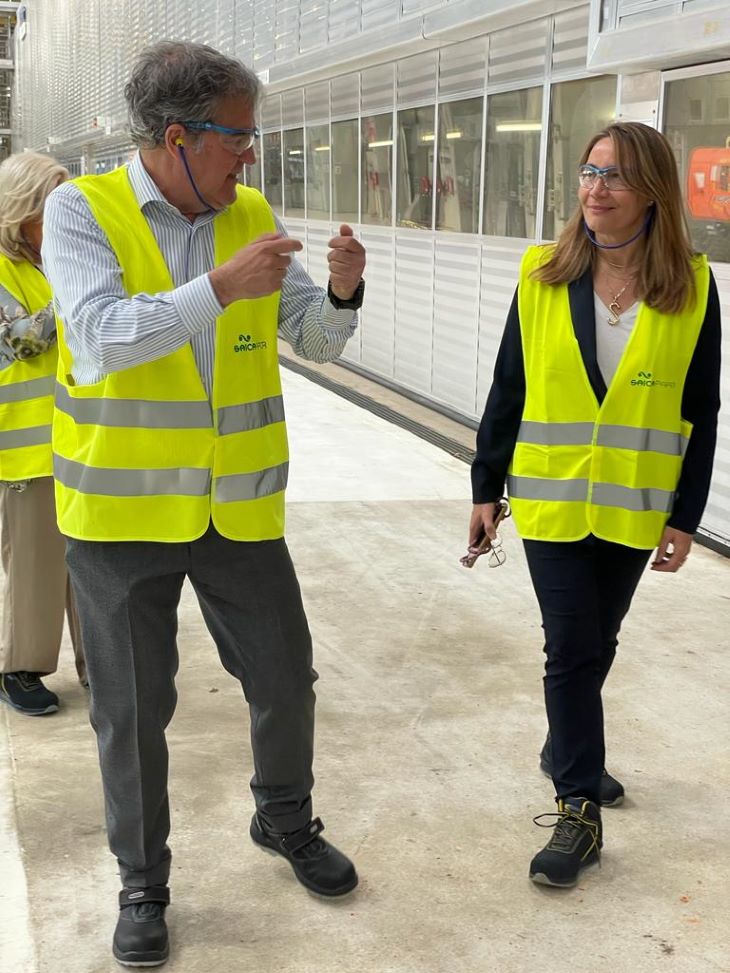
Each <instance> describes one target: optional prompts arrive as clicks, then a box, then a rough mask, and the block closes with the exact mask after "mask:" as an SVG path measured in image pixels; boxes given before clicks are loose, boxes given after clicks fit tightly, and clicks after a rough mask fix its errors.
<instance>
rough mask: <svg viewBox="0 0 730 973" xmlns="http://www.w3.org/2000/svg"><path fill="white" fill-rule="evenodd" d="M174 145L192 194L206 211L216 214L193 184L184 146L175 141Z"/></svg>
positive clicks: (193, 180)
mask: <svg viewBox="0 0 730 973" xmlns="http://www.w3.org/2000/svg"><path fill="white" fill-rule="evenodd" d="M175 145H176V146H177V148H178V152H179V153H180V158H181V159H182V163H183V165H184V166H185V172H187V174H188V179H189V180H190V185H191V186H192V187H193V192H194V193H195V195H196V196H197V197H198V199H199V200H200V202H201V203H202V204H203V206H205V208H206V209H207V210H209V211H210V212H211V213H217V212H218V210H217V209H216V208H215V206H211V205H210V203H209V202H208V200H207V199H204V198H203V195H202V194H201V192H200V190H199V189H198V187H197V185H196V183H195V179H193V174H192V172H191V171H190V166H189V165H188V160H187V157H186V155H185V145H184V143H183V140H182V139H176V140H175Z"/></svg>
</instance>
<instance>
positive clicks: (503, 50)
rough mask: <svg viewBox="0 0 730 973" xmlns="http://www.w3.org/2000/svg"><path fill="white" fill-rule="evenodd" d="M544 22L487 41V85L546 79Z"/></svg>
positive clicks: (504, 31)
mask: <svg viewBox="0 0 730 973" xmlns="http://www.w3.org/2000/svg"><path fill="white" fill-rule="evenodd" d="M547 28H548V22H547V20H534V21H532V22H531V23H529V24H521V25H520V27H519V28H518V29H515V28H511V29H509V30H499V31H496V32H495V33H494V34H491V35H490V37H489V84H490V85H501V84H506V83H507V82H515V81H516V82H521V81H528V80H530V79H531V78H535V79H537V78H543V77H544V76H545V58H546V56H547V37H548V31H547Z"/></svg>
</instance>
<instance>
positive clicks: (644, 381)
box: [631, 372, 677, 389]
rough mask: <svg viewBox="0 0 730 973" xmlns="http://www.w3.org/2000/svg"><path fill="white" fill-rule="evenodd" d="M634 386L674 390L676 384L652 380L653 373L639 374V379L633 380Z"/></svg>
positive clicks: (656, 379)
mask: <svg viewBox="0 0 730 973" xmlns="http://www.w3.org/2000/svg"><path fill="white" fill-rule="evenodd" d="M631 384H632V385H642V386H644V387H645V388H660V389H661V388H664V389H673V388H674V387H675V386H676V384H677V383H676V382H663V381H662V380H661V379H658V378H652V375H651V372H639V374H638V376H637V378H632V379H631Z"/></svg>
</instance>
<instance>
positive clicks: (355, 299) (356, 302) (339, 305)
mask: <svg viewBox="0 0 730 973" xmlns="http://www.w3.org/2000/svg"><path fill="white" fill-rule="evenodd" d="M364 295H365V281H364V280H362V278H361V279H360V283H359V284H358V285H357V287H356V288H355V293H354V294H353V295H352V297H351V298H349V299H348V300H347V301H343V300H341V299H340V298H339V297H337V295H336V294H333V293H332V284H327V297H328V298H329V301H330V304H331V305H332V307H334V308H336V309H337V310H338V311H341V310H344V309H347V310H348V311H357V310H359V309H360V308H361V307H362V300H363V297H364Z"/></svg>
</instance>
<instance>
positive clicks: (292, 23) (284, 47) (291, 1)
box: [274, 0, 299, 61]
mask: <svg viewBox="0 0 730 973" xmlns="http://www.w3.org/2000/svg"><path fill="white" fill-rule="evenodd" d="M275 25H276V26H275V32H274V59H275V60H276V61H286V60H288V59H289V58H292V57H296V56H297V54H298V53H299V2H298V0H277V3H276V21H275Z"/></svg>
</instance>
